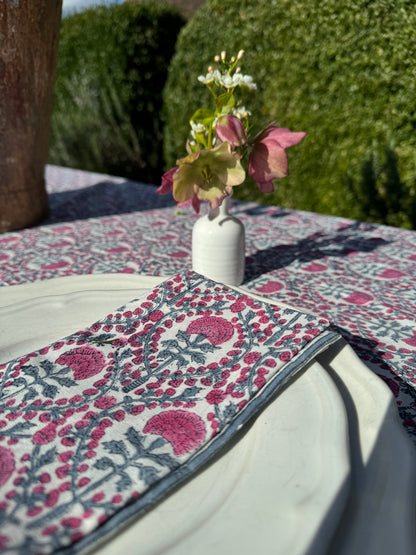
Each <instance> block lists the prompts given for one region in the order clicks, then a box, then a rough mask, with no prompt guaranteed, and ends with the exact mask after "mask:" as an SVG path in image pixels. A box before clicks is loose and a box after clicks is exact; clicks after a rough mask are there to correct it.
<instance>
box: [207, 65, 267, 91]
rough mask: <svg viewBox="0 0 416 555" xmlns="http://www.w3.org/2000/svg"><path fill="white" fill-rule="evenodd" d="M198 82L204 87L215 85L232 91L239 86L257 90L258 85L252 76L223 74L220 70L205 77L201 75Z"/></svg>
mask: <svg viewBox="0 0 416 555" xmlns="http://www.w3.org/2000/svg"><path fill="white" fill-rule="evenodd" d="M198 81H201V83H204V85H209V84H211V83H215V84H216V85H218V86H222V87H225V88H226V89H232V88H234V87H237V86H242V85H243V86H245V87H247V88H248V89H249V90H255V89H257V85H256V83H254V82H253V78H252V76H251V75H243V74H242V73H234V75H232V76H231V75H229V74H228V73H225V74H223V73H221V72H220V71H219V70H218V69H215V70H214V71H212V72H209V73H207V74H206V75H205V76H204V75H200V76H199V77H198Z"/></svg>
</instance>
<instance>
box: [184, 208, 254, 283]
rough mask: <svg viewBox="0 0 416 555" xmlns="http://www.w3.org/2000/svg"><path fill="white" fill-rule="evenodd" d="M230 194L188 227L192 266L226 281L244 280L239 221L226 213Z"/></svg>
mask: <svg viewBox="0 0 416 555" xmlns="http://www.w3.org/2000/svg"><path fill="white" fill-rule="evenodd" d="M229 204H230V197H226V198H225V199H224V200H223V201H222V204H221V206H220V207H219V208H210V209H209V212H208V214H207V215H205V216H202V217H201V218H199V219H198V220H197V221H196V222H195V224H194V228H193V231H192V269H193V270H194V271H195V272H197V273H199V274H202V275H203V276H205V277H208V278H210V279H213V280H215V281H219V282H220V283H224V284H226V285H240V284H241V283H242V282H243V280H244V269H245V233H244V225H243V223H242V222H241V221H240V220H239V219H238V218H236V217H235V216H232V215H231V214H230V213H229Z"/></svg>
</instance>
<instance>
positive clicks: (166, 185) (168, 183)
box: [156, 166, 178, 195]
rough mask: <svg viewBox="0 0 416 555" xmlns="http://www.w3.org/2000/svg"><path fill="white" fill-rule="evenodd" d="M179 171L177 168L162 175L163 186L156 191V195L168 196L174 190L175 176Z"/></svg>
mask: <svg viewBox="0 0 416 555" xmlns="http://www.w3.org/2000/svg"><path fill="white" fill-rule="evenodd" d="M177 169H178V167H177V166H176V167H175V168H171V169H170V170H169V171H167V172H166V173H164V174H163V175H162V184H161V186H160V187H158V188H157V189H156V193H159V195H166V194H167V193H170V192H171V191H172V190H173V176H174V174H175V172H176V170H177Z"/></svg>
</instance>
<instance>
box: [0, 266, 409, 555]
mask: <svg viewBox="0 0 416 555" xmlns="http://www.w3.org/2000/svg"><path fill="white" fill-rule="evenodd" d="M164 279H165V278H160V277H148V276H135V275H130V274H109V275H89V276H76V277H68V278H57V279H54V280H50V281H43V282H35V283H33V284H27V285H20V286H15V287H3V288H1V287H0V307H3V308H0V361H4V360H6V359H10V358H13V357H15V356H18V355H21V354H25V353H26V352H28V351H30V350H33V349H35V348H37V347H41V346H43V345H45V344H47V343H48V342H50V341H53V340H55V339H58V338H59V337H63V336H64V335H66V334H68V333H70V332H72V331H74V330H75V329H78V328H79V327H82V326H84V325H88V324H90V323H92V322H93V321H94V320H95V319H98V318H100V317H101V316H103V315H104V314H105V313H106V312H107V311H110V310H112V309H114V308H115V307H116V306H118V305H121V304H123V303H124V302H125V301H127V300H130V299H132V298H134V297H135V296H137V295H139V294H141V293H142V292H143V291H144V290H146V289H148V288H152V287H154V286H155V285H157V284H158V283H160V282H161V281H163V280H164ZM240 290H241V289H240ZM248 293H249V294H250V292H248ZM264 300H266V299H264ZM266 301H267V300H266ZM269 302H270V300H269ZM273 302H275V301H273ZM276 304H282V303H276ZM283 306H284V305H283ZM39 315H41V318H39ZM40 319H41V321H42V327H41V329H39V330H38V327H39V320H40ZM22 322H23V324H22ZM329 376H330V379H329ZM334 384H335V385H336V389H335V388H334ZM339 394H340V395H341V397H342V400H343V402H342V403H340V396H339ZM344 409H346V412H347V415H348V422H346V420H345V412H344ZM346 426H347V427H348V436H349V441H348V442H347V441H346ZM347 443H349V447H350V456H351V466H350V465H349V459H348V453H347ZM415 463H416V454H415V449H414V446H413V445H412V443H411V442H410V440H409V438H408V436H407V435H406V434H405V432H404V429H403V427H402V425H401V423H400V421H399V418H398V414H397V409H396V406H395V403H394V399H393V397H392V394H391V392H390V390H389V389H388V388H387V386H386V385H385V384H384V383H383V382H382V381H381V380H380V379H378V378H377V377H376V376H375V375H374V374H373V373H372V372H371V371H369V370H368V369H367V367H366V366H365V365H364V364H363V363H362V362H361V361H360V360H359V359H358V357H357V356H356V355H355V353H354V352H353V351H352V349H351V348H350V347H349V346H348V345H345V344H344V345H338V346H334V347H331V348H330V349H328V350H327V351H326V352H325V353H324V354H322V355H320V356H319V357H318V361H317V362H316V363H315V364H313V365H311V366H310V368H309V369H308V370H307V371H306V372H304V373H302V374H301V375H300V376H299V377H298V378H296V380H294V381H293V382H292V383H291V384H290V386H289V387H288V388H287V389H285V390H284V391H282V392H281V393H280V395H279V396H278V398H277V399H276V402H273V403H271V404H270V405H269V406H268V407H267V408H266V410H264V411H263V412H262V413H261V415H260V416H259V417H258V418H257V420H256V421H255V423H254V424H253V426H252V427H251V428H250V429H249V430H247V432H246V434H245V435H243V437H241V438H238V441H235V442H234V443H233V445H230V446H229V448H228V449H227V451H226V452H224V453H222V455H221V456H219V457H217V458H216V460H215V461H214V462H213V463H212V464H211V465H210V466H208V467H207V468H206V469H205V470H204V471H203V472H200V473H198V474H197V475H196V476H195V477H193V478H192V480H190V481H188V482H187V483H186V484H185V485H184V486H182V487H181V488H180V489H178V491H176V492H175V493H173V494H171V495H170V496H169V497H168V498H167V499H165V500H164V501H163V502H162V503H160V504H159V505H158V506H157V507H155V508H154V509H153V510H152V511H150V512H149V513H148V514H146V515H145V516H144V517H142V518H141V519H139V520H137V521H135V522H133V523H132V524H131V525H130V526H129V527H128V528H127V529H126V530H124V531H123V532H122V533H119V534H118V535H117V536H116V537H115V538H113V539H112V540H111V541H110V540H108V539H106V542H105V545H103V546H101V548H100V549H99V550H97V552H98V553H99V555H113V554H114V553H116V552H118V551H120V550H124V551H125V552H126V553H129V554H146V555H150V554H157V553H164V554H168V555H182V554H184V553H187V554H192V553H195V554H196V553H198V555H211V554H212V553H214V552H215V553H217V554H218V555H222V554H223V553H227V554H228V553H236V552H239V553H242V554H246V553H247V554H249V553H250V554H251V553H253V552H256V551H257V552H260V553H262V555H263V554H266V555H267V554H269V553H270V554H288V553H290V554H296V553H307V554H308V555H313V554H321V553H326V552H327V553H331V554H334V555H350V554H352V553H354V554H355V553H365V554H366V555H390V554H391V553H397V554H399V555H407V554H408V555H414V553H416V539H415V530H416V527H415V499H416V495H415V493H416V464H415ZM349 481H350V485H351V487H350V489H349V488H348V486H349ZM348 490H349V491H350V494H349V495H347V494H348ZM341 512H343V513H342V515H341ZM340 516H341V518H340ZM337 523H338V526H337ZM335 528H336V530H335Z"/></svg>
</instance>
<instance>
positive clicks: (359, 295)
mask: <svg viewBox="0 0 416 555" xmlns="http://www.w3.org/2000/svg"><path fill="white" fill-rule="evenodd" d="M373 299H374V297H373V296H372V295H369V294H368V293H364V292H363V291H354V292H353V293H351V295H349V296H348V297H346V298H345V300H346V301H347V302H348V303H352V304H358V305H364V304H367V303H369V302H370V301H372V300H373Z"/></svg>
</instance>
